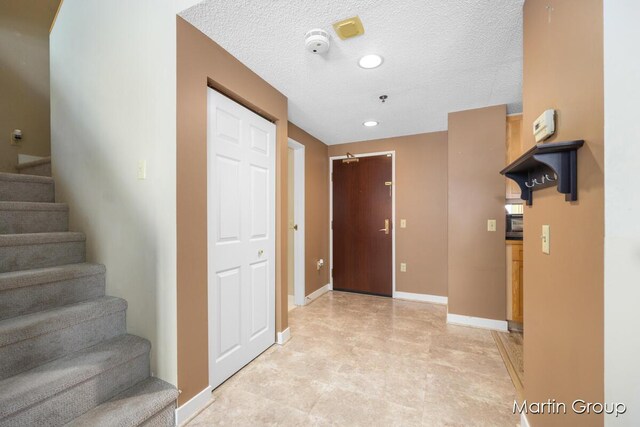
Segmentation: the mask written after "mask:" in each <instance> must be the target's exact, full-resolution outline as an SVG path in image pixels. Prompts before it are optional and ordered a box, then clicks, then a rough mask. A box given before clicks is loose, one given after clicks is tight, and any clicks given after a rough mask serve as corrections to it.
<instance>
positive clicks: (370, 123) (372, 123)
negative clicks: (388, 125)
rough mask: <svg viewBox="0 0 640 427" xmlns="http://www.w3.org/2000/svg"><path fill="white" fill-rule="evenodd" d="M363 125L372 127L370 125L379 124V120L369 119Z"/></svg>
mask: <svg viewBox="0 0 640 427" xmlns="http://www.w3.org/2000/svg"><path fill="white" fill-rule="evenodd" d="M363 125H365V126H366V127H368V128H370V127H373V126H378V122H376V121H375V120H368V121H366V122H364V123H363Z"/></svg>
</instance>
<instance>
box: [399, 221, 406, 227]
mask: <svg viewBox="0 0 640 427" xmlns="http://www.w3.org/2000/svg"><path fill="white" fill-rule="evenodd" d="M400 228H407V220H406V219H401V220H400Z"/></svg>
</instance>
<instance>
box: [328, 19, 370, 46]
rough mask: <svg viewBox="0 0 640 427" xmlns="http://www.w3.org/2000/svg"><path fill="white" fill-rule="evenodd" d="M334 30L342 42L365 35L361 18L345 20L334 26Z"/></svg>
mask: <svg viewBox="0 0 640 427" xmlns="http://www.w3.org/2000/svg"><path fill="white" fill-rule="evenodd" d="M333 29H334V30H335V31H336V34H337V35H338V37H340V38H341V39H342V40H345V39H350V38H351V37H356V36H359V35H362V34H364V27H363V26H362V21H361V20H360V18H359V17H357V16H354V17H353V18H347V19H343V20H342V21H338V22H336V23H335V24H333Z"/></svg>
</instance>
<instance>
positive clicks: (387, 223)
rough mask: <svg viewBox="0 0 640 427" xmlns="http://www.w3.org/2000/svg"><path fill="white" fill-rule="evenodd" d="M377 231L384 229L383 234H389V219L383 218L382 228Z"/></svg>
mask: <svg viewBox="0 0 640 427" xmlns="http://www.w3.org/2000/svg"><path fill="white" fill-rule="evenodd" d="M378 231H384V234H389V219H385V220H384V228H381V229H380V230H378Z"/></svg>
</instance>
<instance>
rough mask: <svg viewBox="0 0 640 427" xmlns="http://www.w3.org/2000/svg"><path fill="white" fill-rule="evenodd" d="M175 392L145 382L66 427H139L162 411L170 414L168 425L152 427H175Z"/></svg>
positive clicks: (163, 385) (162, 384) (149, 380)
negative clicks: (168, 411)
mask: <svg viewBox="0 0 640 427" xmlns="http://www.w3.org/2000/svg"><path fill="white" fill-rule="evenodd" d="M177 398H178V390H176V388H175V387H174V386H172V385H171V384H169V383H166V382H164V381H162V380H159V379H157V378H147V379H146V380H144V381H142V382H140V383H138V384H136V385H134V386H133V387H131V388H130V389H128V390H125V391H124V392H122V393H120V394H119V395H117V396H116V397H114V398H113V399H111V400H109V401H108V402H105V403H103V404H102V405H100V406H97V407H96V408H94V409H92V410H90V411H89V412H87V413H85V414H84V415H82V416H80V417H78V418H76V419H75V420H73V421H71V422H70V423H69V424H67V427H85V426H86V427H111V426H113V425H115V424H116V422H115V420H117V425H118V426H120V427H128V426H138V425H141V424H142V423H144V422H145V421H147V420H150V419H152V418H153V417H155V416H156V415H157V414H158V413H160V412H162V411H163V410H167V409H169V410H170V419H169V420H167V421H169V422H168V423H164V424H160V423H154V425H156V426H161V425H166V426H173V425H174V418H173V417H174V414H173V411H174V410H175V406H176V399H177Z"/></svg>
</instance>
